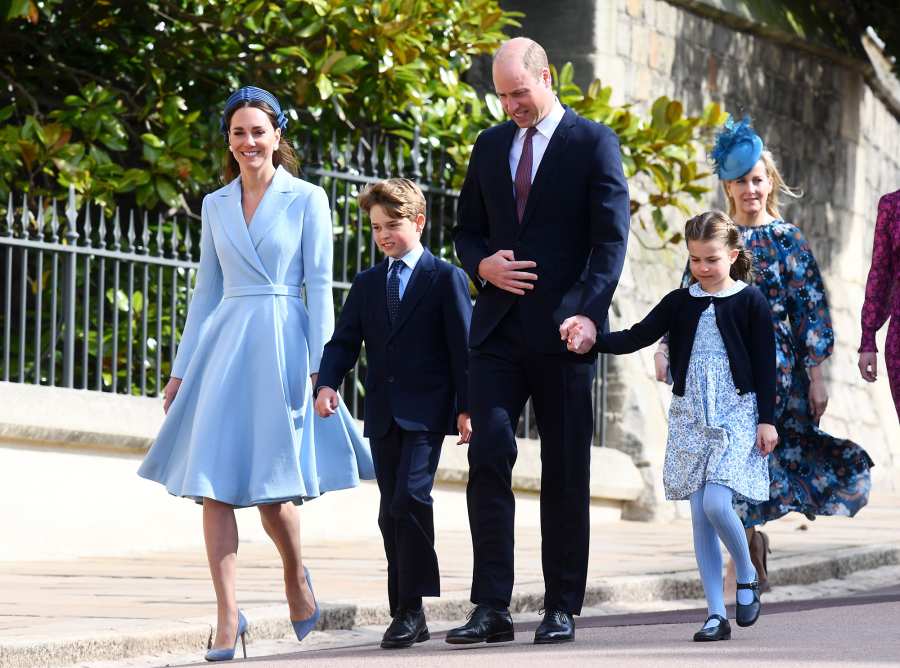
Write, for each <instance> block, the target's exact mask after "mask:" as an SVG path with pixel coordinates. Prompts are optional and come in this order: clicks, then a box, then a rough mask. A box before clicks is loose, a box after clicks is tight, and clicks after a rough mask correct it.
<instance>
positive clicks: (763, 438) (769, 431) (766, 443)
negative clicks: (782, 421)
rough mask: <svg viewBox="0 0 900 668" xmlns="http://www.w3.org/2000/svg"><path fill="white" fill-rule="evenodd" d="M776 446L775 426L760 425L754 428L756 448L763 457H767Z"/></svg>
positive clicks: (776, 434) (776, 433)
mask: <svg viewBox="0 0 900 668" xmlns="http://www.w3.org/2000/svg"><path fill="white" fill-rule="evenodd" d="M776 445H778V432H777V431H776V430H775V426H774V425H771V424H766V423H760V424H759V425H757V426H756V447H757V449H758V450H759V451H760V452H761V453H762V454H764V455H769V454H771V452H772V451H773V450H774V449H775V446H776Z"/></svg>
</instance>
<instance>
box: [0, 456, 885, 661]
mask: <svg viewBox="0 0 900 668" xmlns="http://www.w3.org/2000/svg"><path fill="white" fill-rule="evenodd" d="M137 463H138V461H137V460H136V459H132V458H124V457H101V456H93V458H92V456H88V455H76V454H69V453H53V452H47V451H40V450H34V449H18V448H12V447H5V446H4V447H0V489H2V490H4V491H3V494H2V495H0V517H3V522H4V541H3V543H4V544H6V545H5V547H4V546H2V545H0V554H2V555H3V556H4V559H5V560H4V561H2V562H0V665H2V666H4V667H6V666H10V667H13V666H33V665H41V666H45V665H65V664H70V663H76V662H79V663H83V662H85V661H88V660H103V659H107V660H113V659H120V658H123V657H127V656H137V655H142V654H154V655H155V654H160V653H162V652H183V651H194V650H199V648H200V647H201V646H202V645H203V643H204V642H205V639H206V636H207V634H208V632H209V624H210V622H211V621H212V620H213V612H214V597H213V592H212V587H211V585H210V583H209V579H208V573H207V569H206V562H205V557H204V552H203V549H202V536H201V534H200V513H199V508H198V507H196V506H195V505H194V504H191V503H189V502H186V501H184V500H181V499H174V498H172V497H169V496H167V495H166V494H165V493H164V492H163V490H162V489H161V488H159V487H158V486H157V485H154V484H152V483H147V482H146V481H141V480H139V479H137V478H136V477H135V476H134V470H135V468H136V466H137ZM898 501H900V499H898V498H897V497H896V496H894V495H892V494H888V493H882V494H879V493H878V492H877V491H876V493H875V494H873V497H872V500H871V502H870V504H869V506H868V507H867V508H865V509H864V510H863V511H861V513H860V514H859V515H858V516H857V517H856V518H854V519H848V518H819V519H818V520H816V521H815V522H809V521H808V520H806V519H805V518H803V517H801V516H789V517H786V518H784V519H782V520H780V521H778V522H775V523H772V524H770V525H769V526H768V527H767V529H766V530H767V532H768V533H769V535H770V537H771V542H772V547H773V549H774V553H773V554H772V555H771V557H770V562H769V565H770V571H771V578H772V581H773V584H774V585H775V586H776V589H777V588H778V587H779V585H780V586H786V585H791V584H805V583H811V582H817V581H822V580H828V579H831V578H835V577H844V576H847V575H848V574H850V573H853V572H855V571H860V570H866V569H872V568H876V567H879V566H885V565H895V564H898V563H900V532H898V528H900V503H898ZM435 513H436V519H437V543H438V544H437V549H438V554H439V558H440V563H441V567H442V584H443V588H444V591H443V597H442V598H441V599H435V600H433V601H429V603H430V605H429V614H430V616H431V618H433V619H461V618H463V616H464V614H465V612H466V611H467V610H468V608H469V603H468V601H467V599H468V586H469V578H470V574H471V568H472V557H471V543H470V539H469V533H468V527H467V521H466V511H465V495H464V492H463V489H462V488H461V487H458V486H445V487H441V488H439V489H437V490H436V491H435ZM517 513H518V514H517V546H516V596H515V601H514V608H515V609H517V610H531V611H533V610H536V609H537V608H539V607H540V604H541V571H540V558H539V555H540V540H539V528H538V527H539V513H538V502H537V497H536V496H535V495H529V494H520V495H519V496H518V505H517ZM376 516H377V489H376V488H375V486H374V485H373V484H364V485H362V486H360V487H359V488H357V489H355V490H351V491H347V492H340V493H333V494H328V495H325V496H324V497H323V498H322V499H319V500H316V501H314V502H312V503H309V504H308V505H306V506H305V507H303V508H301V527H302V532H303V536H304V557H305V561H306V563H307V564H308V565H309V568H310V570H311V572H312V574H313V577H314V584H315V587H316V592H317V595H318V597H319V599H320V601H322V602H323V603H326V604H327V605H326V614H325V615H324V618H323V623H322V627H323V628H325V629H336V628H338V629H339V628H343V629H349V628H353V627H360V626H365V625H378V624H383V623H384V622H385V620H386V618H387V610H386V605H385V600H384V599H385V593H384V582H385V562H384V557H383V553H382V547H381V543H380V538H379V535H378V528H377V524H376V521H375V520H376ZM238 517H239V526H240V530H241V534H242V543H241V548H240V552H239V557H238V558H239V582H238V597H239V601H240V603H241V605H242V607H243V608H244V609H245V611H246V613H247V616H248V617H249V618H250V619H251V620H252V624H253V626H252V632H253V634H254V636H255V637H256V638H259V639H264V638H281V637H284V636H285V635H287V634H288V633H289V631H290V627H289V626H288V623H287V607H286V605H285V604H284V601H283V594H282V591H281V575H280V563H279V560H278V557H277V553H276V552H275V549H274V547H272V546H271V544H270V543H269V542H268V540H267V539H266V538H265V536H264V534H263V532H262V530H261V529H260V528H259V522H258V520H257V519H256V512H255V511H253V510H252V509H250V510H244V511H240V512H239V513H238ZM10 542H13V543H15V545H14V546H10V545H9V543H10ZM54 550H55V551H54ZM50 557H52V558H50ZM700 595H701V592H700V587H699V583H698V581H697V577H696V573H695V563H694V556H693V551H692V549H691V531H690V523H689V520H687V519H686V518H681V519H676V520H673V521H670V522H665V523H640V522H625V521H621V520H615V519H611V518H610V516H609V514H608V513H605V512H598V513H596V514H595V516H594V520H593V527H592V545H591V561H590V570H589V591H588V597H587V605H589V606H603V605H611V604H617V605H628V604H634V605H639V604H640V605H643V604H656V602H658V601H660V600H667V601H674V600H680V599H696V598H699V597H700ZM645 607H646V606H645Z"/></svg>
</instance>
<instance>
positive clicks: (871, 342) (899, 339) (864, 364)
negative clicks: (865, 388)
mask: <svg viewBox="0 0 900 668" xmlns="http://www.w3.org/2000/svg"><path fill="white" fill-rule="evenodd" d="M898 285H900V190H897V191H895V192H892V193H888V194H887V195H885V196H884V197H882V198H881V200H880V201H879V202H878V220H877V222H876V223H875V240H874V243H873V244H872V265H871V267H870V268H869V278H868V280H867V281H866V300H865V302H864V303H863V307H862V338H861V340H860V344H859V371H860V373H861V374H862V377H863V378H864V379H865V380H867V381H868V382H870V383H872V382H874V381H875V379H876V378H877V377H878V362H877V353H878V348H877V347H876V346H875V332H877V331H878V330H879V329H881V327H882V326H883V325H884V323H885V321H887V319H888V318H890V319H891V324H890V325H889V326H888V333H887V339H886V340H885V342H884V362H885V366H886V367H887V375H888V382H889V383H890V385H891V394H892V395H893V397H894V407H895V408H896V409H897V416H898V418H900V289H898V287H897V286H898Z"/></svg>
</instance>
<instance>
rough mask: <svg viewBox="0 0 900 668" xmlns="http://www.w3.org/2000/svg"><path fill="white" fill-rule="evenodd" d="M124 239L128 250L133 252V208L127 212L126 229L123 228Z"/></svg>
mask: <svg viewBox="0 0 900 668" xmlns="http://www.w3.org/2000/svg"><path fill="white" fill-rule="evenodd" d="M125 241H126V242H128V251H129V252H130V253H133V252H134V209H131V211H129V212H128V229H127V230H125Z"/></svg>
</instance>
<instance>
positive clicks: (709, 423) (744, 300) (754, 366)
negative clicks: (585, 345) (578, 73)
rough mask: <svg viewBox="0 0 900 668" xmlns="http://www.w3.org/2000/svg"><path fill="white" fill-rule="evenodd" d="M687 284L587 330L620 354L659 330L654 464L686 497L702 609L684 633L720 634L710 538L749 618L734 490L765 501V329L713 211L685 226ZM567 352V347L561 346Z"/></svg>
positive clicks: (751, 602)
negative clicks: (635, 312) (620, 324)
mask: <svg viewBox="0 0 900 668" xmlns="http://www.w3.org/2000/svg"><path fill="white" fill-rule="evenodd" d="M685 239H686V240H687V244H688V250H689V252H690V256H691V257H690V264H689V267H690V271H691V274H692V276H693V279H694V281H695V282H694V283H693V284H692V285H691V286H690V287H687V288H681V289H678V290H673V291H672V292H670V293H669V294H668V295H666V296H665V297H664V298H663V300H662V301H661V302H660V303H659V305H657V306H656V307H654V309H653V310H652V311H651V312H650V313H649V314H648V315H647V317H646V318H644V319H643V320H642V321H641V322H639V323H637V324H636V325H634V326H633V327H631V328H630V329H626V330H623V331H621V332H612V333H609V334H600V335H599V336H598V337H597V344H596V350H597V351H599V352H604V353H613V354H623V353H630V352H634V351H636V350H639V349H640V348H643V347H645V346H648V345H651V344H653V343H654V342H655V341H657V340H658V339H659V337H660V336H661V335H662V334H664V333H665V332H668V333H669V342H670V347H671V360H672V378H673V387H672V395H673V396H672V404H671V406H670V408H669V436H668V439H667V441H666V458H665V465H664V468H663V486H664V488H665V491H666V498H668V499H689V500H690V503H691V523H692V526H693V533H694V552H695V554H696V556H697V566H698V568H699V571H700V578H701V580H702V582H703V591H704V593H705V594H706V601H707V606H708V612H709V617H708V618H707V620H706V623H705V624H704V625H703V628H701V629H700V630H699V631H697V633H695V634H694V640H695V641H710V640H728V639H729V638H730V637H731V626H730V624H729V622H728V620H727V618H726V613H725V602H724V598H723V589H722V552H721V548H720V547H719V540H721V541H722V542H723V543H724V544H725V547H727V548H728V552H729V553H730V554H731V557H732V559H733V560H734V562H735V564H736V573H737V582H738V585H737V606H736V612H735V617H736V619H737V623H738V626H750V625H752V624H753V623H754V622H755V621H756V618H757V617H758V616H759V610H760V600H759V583H758V580H757V573H756V569H755V568H754V566H753V562H752V559H751V557H750V550H749V546H748V544H747V538H746V535H745V533H744V528H743V527H742V526H741V522H740V520H739V519H738V516H737V514H736V513H735V511H734V507H733V502H734V499H744V500H747V501H749V502H751V503H752V502H760V501H765V500H766V499H768V498H769V472H768V465H767V455H768V454H769V453H771V452H772V450H773V449H774V448H775V444H776V442H777V441H778V434H777V433H776V430H775V426H774V422H775V337H774V334H773V331H772V327H771V324H770V323H771V316H770V314H769V304H768V302H767V301H766V298H765V296H763V294H762V293H761V292H760V290H759V289H757V288H756V287H754V286H752V285H747V283H745V282H744V281H745V280H749V278H750V268H751V265H752V262H753V260H752V258H751V256H750V254H749V253H748V252H747V251H746V250H745V249H744V248H742V246H741V239H740V232H739V231H738V229H737V227H736V226H735V224H734V223H733V222H732V221H731V219H730V218H728V216H726V215H725V214H724V213H722V212H721V211H710V212H707V213H704V214H701V215H699V216H697V217H695V218H692V219H691V220H689V221H688V222H687V225H686V226H685ZM569 349H570V350H571V349H572V348H571V344H570V347H569Z"/></svg>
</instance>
